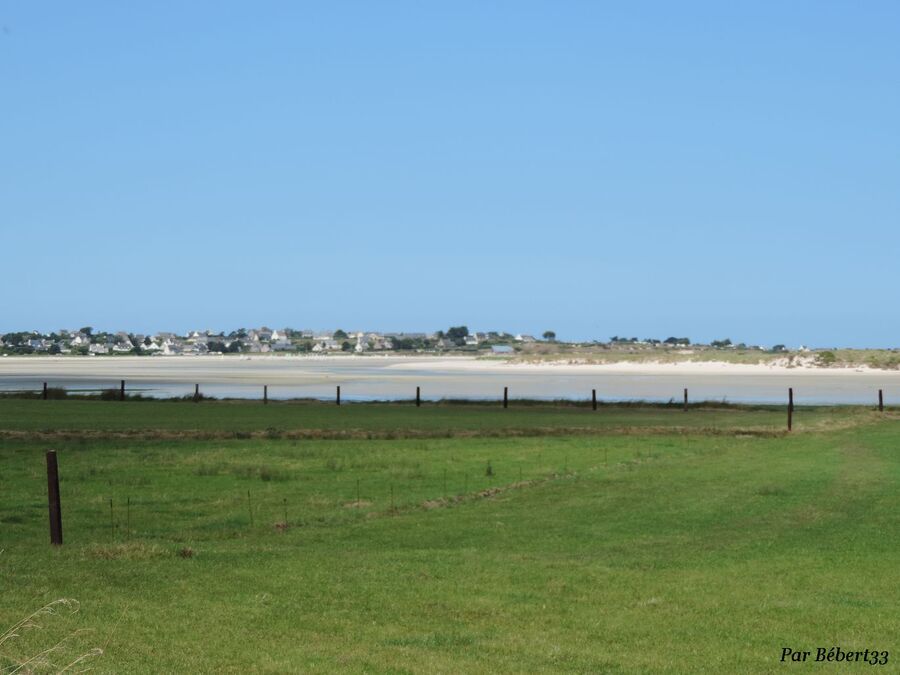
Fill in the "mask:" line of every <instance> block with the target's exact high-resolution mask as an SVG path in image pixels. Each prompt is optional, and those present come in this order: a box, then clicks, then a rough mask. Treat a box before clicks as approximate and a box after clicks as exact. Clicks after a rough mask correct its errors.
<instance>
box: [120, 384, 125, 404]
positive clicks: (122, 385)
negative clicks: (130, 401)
mask: <svg viewBox="0 0 900 675" xmlns="http://www.w3.org/2000/svg"><path fill="white" fill-rule="evenodd" d="M119 400H120V401H124V400H125V380H122V381H121V382H119Z"/></svg>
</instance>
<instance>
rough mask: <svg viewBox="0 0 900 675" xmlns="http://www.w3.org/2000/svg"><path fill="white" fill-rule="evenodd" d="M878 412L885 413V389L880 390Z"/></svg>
mask: <svg viewBox="0 0 900 675" xmlns="http://www.w3.org/2000/svg"><path fill="white" fill-rule="evenodd" d="M878 412H884V389H879V390H878Z"/></svg>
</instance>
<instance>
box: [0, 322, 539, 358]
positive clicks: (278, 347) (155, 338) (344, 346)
mask: <svg viewBox="0 0 900 675" xmlns="http://www.w3.org/2000/svg"><path fill="white" fill-rule="evenodd" d="M554 338H555V335H554V334H553V333H552V332H548V333H545V339H554ZM537 341H538V339H537V338H535V337H534V336H532V335H521V334H519V335H512V334H510V333H502V332H486V333H477V332H469V330H468V328H467V327H465V326H457V327H453V328H450V329H448V330H447V331H437V332H435V333H378V332H362V331H349V332H348V331H344V330H341V329H338V330H334V331H328V332H315V331H311V330H294V329H292V328H278V329H271V328H267V327H265V326H264V327H262V328H241V329H238V330H234V331H231V332H230V333H222V332H214V331H210V330H194V331H189V332H188V333H185V334H184V335H179V334H177V333H167V332H160V333H155V334H153V335H143V334H141V333H127V332H123V331H120V332H116V333H110V332H102V331H94V330H93V329H92V328H90V327H85V328H81V329H79V330H60V331H57V332H53V333H49V334H43V333H39V332H37V331H31V332H17V333H6V334H5V335H2V336H0V353H2V354H10V355H12V354H16V355H21V354H48V355H54V354H74V355H85V356H110V355H120V354H129V355H133V356H156V355H160V356H181V355H192V356H205V355H209V354H215V355H218V354H268V353H276V352H277V353H311V354H328V353H341V352H344V353H348V352H349V353H354V354H362V353H366V352H391V351H396V352H419V353H424V352H446V351H463V352H465V351H469V352H472V351H474V352H478V351H485V352H489V353H497V354H511V353H514V351H515V349H514V347H513V345H515V344H523V343H534V342H537Z"/></svg>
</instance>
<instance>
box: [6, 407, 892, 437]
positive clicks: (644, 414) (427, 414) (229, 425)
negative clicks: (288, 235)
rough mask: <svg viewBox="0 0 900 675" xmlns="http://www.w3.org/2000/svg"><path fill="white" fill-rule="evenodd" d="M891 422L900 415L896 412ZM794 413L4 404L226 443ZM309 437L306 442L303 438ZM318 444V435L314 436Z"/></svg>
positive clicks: (742, 422) (35, 414)
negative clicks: (257, 437) (252, 436)
mask: <svg viewBox="0 0 900 675" xmlns="http://www.w3.org/2000/svg"><path fill="white" fill-rule="evenodd" d="M887 414H888V415H892V414H894V413H893V412H888V413H887ZM878 418H879V416H878V414H877V413H875V412H874V411H873V410H872V409H871V408H867V407H851V406H843V407H824V406H813V407H808V408H806V407H803V408H801V407H799V406H798V408H797V409H796V412H795V415H794V422H795V425H796V428H797V429H798V430H804V429H806V430H809V429H817V428H824V427H829V426H834V425H845V424H855V423H860V422H863V421H866V420H869V419H878ZM785 425H786V411H785V407H784V406H740V405H723V404H720V403H712V404H696V405H693V406H691V407H690V409H689V411H688V412H687V413H686V412H684V410H683V409H682V407H681V405H664V404H663V405H660V404H605V405H600V406H599V409H598V410H597V411H594V410H592V409H591V407H590V405H589V404H584V405H573V404H571V403H567V402H562V403H560V404H552V403H534V402H528V403H526V402H522V403H520V402H517V401H511V402H510V407H509V408H508V409H503V407H502V406H501V405H500V404H499V403H494V404H475V403H470V404H465V405H453V404H424V405H423V406H422V407H421V408H416V407H415V406H414V405H412V404H410V403H407V404H398V403H355V404H344V405H341V406H337V405H334V404H326V403H318V402H308V401H307V402H292V403H285V402H277V403H274V402H273V403H270V404H269V405H263V404H262V403H261V402H253V401H204V402H201V403H197V404H194V403H190V402H169V401H146V400H145V401H124V402H118V401H98V400H93V401H85V400H49V401H41V400H18V399H0V434H2V433H9V432H27V433H32V432H85V433H91V434H94V435H96V434H102V433H104V432H198V433H197V434H195V435H202V433H204V432H205V433H207V434H210V435H218V436H223V437H225V436H233V435H234V434H235V433H241V432H244V433H253V432H259V433H261V434H269V435H271V436H274V437H278V436H281V435H290V433H291V432H303V431H307V432H332V434H333V435H341V434H344V435H348V436H362V437H366V436H367V435H376V436H377V435H379V434H380V435H390V436H392V437H403V436H405V435H414V436H441V435H451V436H452V435H476V434H484V435H523V434H530V435H535V434H538V435H551V434H560V433H576V434H577V433H605V432H610V431H615V430H620V431H621V430H627V431H635V430H640V429H645V430H662V431H665V430H672V431H677V430H680V429H683V430H691V429H693V430H700V429H706V430H720V431H725V432H728V431H735V430H740V429H747V430H762V431H765V430H769V431H780V430H783V429H784V428H785ZM296 435H298V436H301V437H302V436H303V435H304V434H302V433H297V434H296ZM313 435H315V434H313Z"/></svg>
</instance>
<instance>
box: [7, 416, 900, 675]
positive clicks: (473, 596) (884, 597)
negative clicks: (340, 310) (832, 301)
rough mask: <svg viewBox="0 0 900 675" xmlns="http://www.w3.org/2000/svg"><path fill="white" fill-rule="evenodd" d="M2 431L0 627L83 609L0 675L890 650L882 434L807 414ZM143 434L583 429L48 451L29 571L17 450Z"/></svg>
mask: <svg viewBox="0 0 900 675" xmlns="http://www.w3.org/2000/svg"><path fill="white" fill-rule="evenodd" d="M10 406H11V407H10ZM18 406H21V407H18ZM147 406H149V407H147ZM156 406H158V409H157V408H156ZM131 411H134V412H131ZM141 411H143V412H141ZM148 411H150V412H148ZM152 411H156V412H152ZM806 412H807V411H805V410H800V411H798V417H799V418H802V417H803V415H804V414H806ZM0 414H2V417H0V419H2V422H0V428H3V429H7V430H8V429H9V428H10V427H11V426H12V427H13V428H17V429H19V430H20V431H21V432H22V435H21V436H19V437H16V438H10V437H6V438H0V481H2V490H0V549H2V551H3V552H2V553H0V598H2V602H0V630H2V627H5V626H6V625H9V624H12V623H14V622H15V621H16V620H17V619H19V618H21V617H22V616H24V615H26V614H27V613H28V612H29V611H31V610H33V609H36V608H37V607H38V606H40V605H42V604H43V603H45V602H49V601H51V600H53V599H55V598H61V597H73V598H76V599H77V600H79V601H80V602H81V610H80V611H79V612H77V613H74V614H72V613H68V612H66V611H63V612H62V613H60V614H59V615H58V616H55V617H45V618H43V619H42V620H41V623H42V625H43V628H42V629H41V630H39V631H38V630H34V631H28V632H26V633H24V634H23V635H22V637H20V638H18V639H16V640H14V641H10V642H7V643H5V644H3V645H2V646H0V654H3V655H4V657H3V658H6V659H7V661H6V663H4V662H3V661H2V660H0V664H3V665H7V664H10V663H12V662H13V660H15V659H18V660H21V659H22V658H23V657H24V656H25V655H28V654H34V653H36V652H37V651H39V650H40V649H41V648H43V647H47V646H49V645H50V644H55V642H56V640H58V639H61V638H63V637H65V636H68V635H71V634H72V633H73V631H76V630H79V631H81V630H83V631H84V632H80V633H77V634H75V635H73V636H72V637H71V639H69V640H68V641H67V642H65V643H64V644H63V645H62V646H61V648H60V649H59V650H57V651H56V652H54V653H53V654H51V655H50V658H51V660H52V661H53V662H54V663H57V664H63V663H68V662H69V661H70V660H71V659H73V658H75V657H76V656H78V655H79V654H82V653H85V652H86V651H87V650H88V649H90V648H91V647H95V646H98V647H101V648H103V649H104V651H105V653H104V655H103V656H101V657H98V658H94V659H92V660H90V662H89V665H91V666H92V667H93V669H94V671H95V672H110V673H111V672H116V673H127V672H185V671H201V672H210V671H216V672H247V671H251V670H252V671H255V672H273V673H274V672H298V671H306V672H310V671H312V672H323V673H324V672H336V671H343V672H384V673H388V672H463V671H464V672H485V673H487V672H535V671H575V672H650V671H653V672H660V671H670V672H685V671H696V670H706V671H710V672H765V671H771V670H773V669H775V668H777V667H778V666H779V663H778V659H779V657H780V655H781V648H782V647H784V646H795V647H796V648H803V649H810V648H812V649H813V651H814V650H815V648H816V647H818V646H826V647H830V646H832V645H840V646H841V647H842V649H851V648H854V649H855V648H860V649H866V648H870V649H874V648H877V649H887V650H891V652H892V657H893V652H894V651H896V648H897V645H896V635H897V634H898V628H900V620H898V616H897V613H896V607H897V604H898V602H900V590H898V587H897V585H896V583H895V579H896V574H895V568H896V559H897V555H898V553H900V545H898V544H897V541H900V538H898V537H896V536H894V535H896V533H897V532H898V525H900V523H898V517H897V513H898V506H900V504H898V496H897V495H898V494H900V492H898V489H897V488H898V483H900V457H898V455H897V451H896V448H897V447H898V441H900V427H898V424H897V422H896V420H893V419H892V418H891V417H890V416H886V417H877V416H874V415H872V414H871V413H870V412H869V411H864V410H858V409H835V410H832V411H830V412H829V411H822V410H818V409H817V410H814V411H809V414H810V415H813V414H818V415H821V416H822V417H821V418H819V419H818V420H817V421H816V422H815V423H814V424H811V425H810V426H808V427H806V428H805V429H801V430H800V432H799V433H795V434H793V435H790V436H788V435H748V434H745V433H742V432H741V431H740V429H741V428H743V427H746V426H750V424H751V423H750V422H748V420H750V419H752V420H755V421H754V422H753V423H754V424H758V425H760V426H762V427H765V426H766V425H768V424H770V423H771V424H775V423H778V424H780V422H781V420H782V415H781V412H780V411H768V410H765V409H761V410H757V409H747V410H745V409H725V410H709V411H694V410H692V411H690V412H689V413H687V414H685V413H683V412H680V411H675V410H666V409H657V408H652V407H651V408H645V409H642V408H630V409H625V408H623V409H616V410H602V411H598V413H593V412H592V411H590V410H582V409H579V408H574V409H573V408H565V407H564V408H555V407H553V406H545V407H537V408H532V409H529V410H527V411H526V410H523V411H516V410H513V409H510V410H507V411H502V410H498V409H497V408H496V407H492V408H482V407H477V406H476V407H470V406H465V407H452V406H451V407H446V408H442V407H440V406H433V407H431V408H425V407H423V408H422V409H415V408H403V407H400V406H396V405H395V406H378V405H359V406H342V407H341V408H340V409H337V408H336V406H323V405H300V404H294V405H292V404H279V405H270V406H267V407H263V406H262V405H261V404H232V403H221V402H217V403H210V404H206V403H201V404H197V405H193V404H165V403H158V404H152V403H151V404H147V403H133V404H131V403H121V404H116V403H101V402H83V401H82V402H78V401H75V402H72V401H59V402H36V401H24V402H23V401H16V402H10V401H3V402H0ZM147 414H152V415H156V416H155V417H152V419H151V420H150V421H149V422H146V423H148V424H152V426H150V427H146V428H148V429H149V428H153V429H156V428H160V425H164V424H168V425H169V426H168V428H170V429H176V430H177V429H198V428H205V429H208V430H209V429H214V428H216V426H217V425H226V426H227V425H231V427H230V428H234V429H244V430H248V429H255V430H263V431H264V430H265V429H266V428H267V427H268V426H271V425H272V424H273V423H274V421H276V420H281V422H280V424H282V425H283V427H284V428H285V429H287V428H288V423H290V424H306V425H312V426H308V427H307V428H316V429H329V428H331V429H347V428H354V429H369V430H372V429H375V430H377V429H381V428H392V425H393V426H396V427H397V428H409V429H413V428H419V429H430V428H439V429H447V428H449V429H451V430H456V431H458V432H463V431H467V430H471V429H475V430H481V431H488V430H495V431H496V430H503V429H511V430H514V429H516V428H527V425H528V424H537V427H535V428H541V427H544V426H549V425H551V424H552V423H554V422H556V421H558V420H560V419H563V420H566V424H569V425H574V424H575V422H573V421H572V419H571V418H570V417H569V416H577V417H578V418H579V419H580V418H587V421H583V422H582V421H580V422H578V423H579V424H587V425H595V426H591V427H590V433H589V434H584V435H569V436H560V435H535V436H529V437H502V436H498V437H492V436H490V435H487V434H483V435H476V436H474V437H454V436H453V435H452V434H451V437H445V438H396V439H367V438H348V439H344V440H325V439H308V438H307V439H296V440H292V439H285V438H278V437H273V438H267V437H260V438H250V439H239V438H237V439H236V438H228V439H207V440H203V439H196V438H181V439H177V438H176V439H165V440H154V439H152V438H115V437H105V438H104V437H100V438H93V437H90V436H89V435H87V434H78V433H75V434H73V435H71V436H69V437H65V436H60V437H58V438H57V439H56V440H55V442H54V443H53V447H55V448H56V449H57V452H58V454H59V461H60V473H61V489H62V500H63V514H64V533H65V537H66V544H65V545H64V546H63V547H61V548H60V549H58V550H54V549H52V548H51V547H50V546H49V545H48V543H47V538H48V535H47V522H46V521H47V507H46V477H45V474H44V456H43V455H44V451H45V450H46V448H47V443H46V442H45V439H44V438H43V437H41V436H40V434H39V433H38V432H36V431H35V432H29V430H30V429H34V430H38V429H44V430H45V431H46V430H60V429H73V428H74V429H82V430H84V431H85V432H87V431H90V430H98V429H101V430H102V429H107V430H116V429H123V428H138V426H139V425H140V424H141V423H145V422H141V420H143V419H144V417H143V416H144V415H147ZM701 414H709V415H710V417H709V418H707V422H706V423H704V424H702V425H699V426H697V427H696V428H694V429H690V428H687V427H685V426H684V425H686V424H691V422H690V421H684V420H690V419H691V418H693V417H699V416H700V415H701ZM132 415H133V416H132ZM181 415H184V416H185V417H180V416H181ZM203 415H207V416H206V417H202V416H203ZM280 415H286V416H288V417H279V416H280ZM431 415H433V416H431ZM530 415H533V416H536V417H537V418H538V421H537V422H534V420H532V419H531V418H530V417H529V416H530ZM768 415H772V416H773V417H772V418H771V419H770V418H769V417H767V416H768ZM197 416H201V417H197ZM605 416H609V417H614V416H618V417H617V419H618V421H617V422H616V423H615V424H614V425H612V426H604V424H605V423H604V422H603V421H602V418H604V417H605ZM757 416H758V417H757ZM876 417H877V419H876ZM709 421H712V422H714V424H713V425H710V424H709ZM513 423H515V424H517V425H522V426H520V427H515V426H507V425H510V424H513ZM666 424H669V425H670V428H669V432H668V433H667V432H666V429H665V425H666ZM623 425H625V426H629V427H630V428H631V430H632V431H631V433H627V434H626V433H618V432H619V431H620V430H621V427H622V426H623ZM642 425H644V426H643V427H642ZM729 425H731V426H729ZM715 427H717V428H718V431H717V432H716V433H711V432H710V429H713V428H715ZM647 430H652V431H653V433H649V432H647ZM610 431H615V432H616V433H609V432H610ZM29 434H31V435H29ZM489 467H490V468H489ZM110 500H112V511H111V510H110ZM129 504H130V506H128V505H129ZM3 665H0V668H2V667H3ZM817 665H819V664H817ZM821 667H823V668H825V669H826V670H828V669H832V668H837V667H839V664H824V665H821ZM842 667H843V668H846V665H843V666H842Z"/></svg>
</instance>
